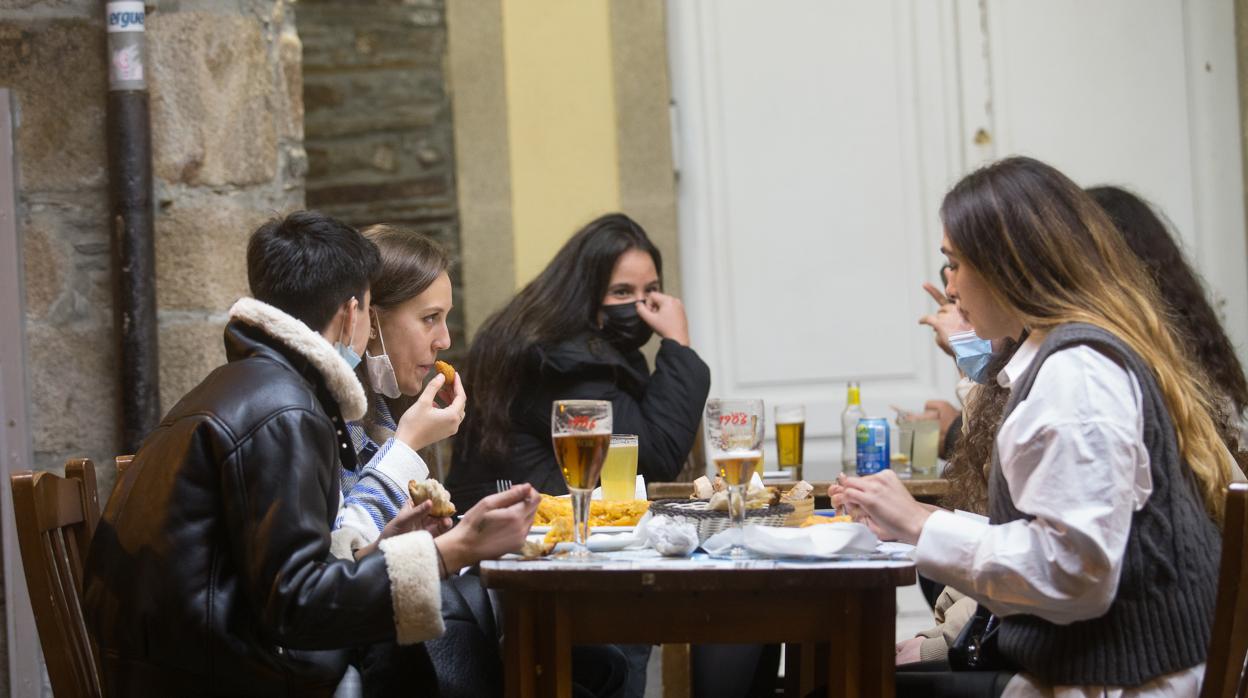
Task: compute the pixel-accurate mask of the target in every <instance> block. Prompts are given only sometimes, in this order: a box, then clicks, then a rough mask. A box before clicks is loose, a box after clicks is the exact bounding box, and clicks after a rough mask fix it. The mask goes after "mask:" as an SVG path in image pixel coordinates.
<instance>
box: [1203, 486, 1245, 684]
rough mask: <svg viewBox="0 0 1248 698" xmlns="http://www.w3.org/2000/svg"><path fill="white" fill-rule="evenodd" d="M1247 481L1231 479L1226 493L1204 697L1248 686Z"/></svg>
mask: <svg viewBox="0 0 1248 698" xmlns="http://www.w3.org/2000/svg"><path fill="white" fill-rule="evenodd" d="M1246 541H1248V483H1242V482H1238V483H1232V484H1231V486H1230V490H1229V491H1228V492H1227V494H1226V523H1225V524H1224V526H1223V529H1222V565H1221V571H1220V572H1219V573H1218V604H1217V608H1216V610H1215V611H1214V618H1213V638H1212V639H1211V640H1210V642H1209V656H1208V657H1207V658H1206V660H1205V681H1204V685H1202V686H1201V689H1200V696H1201V698H1231V697H1232V696H1244V695H1245V694H1246V693H1245V692H1246V690H1248V674H1246V673H1245V672H1244V662H1245V660H1246V659H1248V552H1245V550H1244V544H1245V542H1246Z"/></svg>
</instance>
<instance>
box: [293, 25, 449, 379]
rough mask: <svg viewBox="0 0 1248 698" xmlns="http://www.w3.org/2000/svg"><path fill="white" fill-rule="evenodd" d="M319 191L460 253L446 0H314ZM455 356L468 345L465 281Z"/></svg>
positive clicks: (316, 203)
mask: <svg viewBox="0 0 1248 698" xmlns="http://www.w3.org/2000/svg"><path fill="white" fill-rule="evenodd" d="M298 26H299V36H300V38H301V39H302V40H303V83H304V87H303V94H304V103H305V105H306V108H307V114H306V117H305V128H306V148H307V152H308V175H307V201H308V207H309V208H315V209H319V210H322V211H324V212H326V213H329V214H330V215H333V216H335V217H338V218H340V219H342V220H343V221H346V222H348V223H350V224H352V225H356V226H360V227H362V226H366V225H370V224H373V223H390V224H396V225H399V226H401V227H405V228H410V229H414V230H417V231H420V232H422V233H425V234H427V235H430V236H431V237H433V238H434V239H436V240H438V241H439V242H440V243H442V244H443V245H444V246H445V247H446V248H447V249H449V250H450V252H451V253H452V255H453V256H454V257H456V258H458V257H459V254H460V244H459V222H458V215H457V206H456V197H455V160H454V147H453V134H452V123H451V100H450V95H449V94H448V92H447V89H446V81H445V71H446V68H445V63H446V40H447V33H446V13H445V9H444V4H443V1H442V0H302V1H301V2H300V3H299V15H298ZM451 280H452V282H453V286H454V290H453V292H454V295H455V305H456V307H457V309H456V310H455V311H453V312H452V313H451V315H450V318H449V324H450V328H451V336H452V348H451V350H450V351H448V352H445V354H446V358H447V359H448V360H449V361H452V362H454V361H456V360H457V358H458V357H459V356H462V355H463V353H464V352H463V349H464V334H463V320H462V317H463V314H462V313H461V312H460V311H459V310H458V308H460V307H462V306H463V304H464V297H463V285H462V280H461V275H460V273H459V266H458V262H457V263H456V266H455V268H453V269H452V270H451Z"/></svg>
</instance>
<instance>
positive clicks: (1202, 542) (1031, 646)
mask: <svg viewBox="0 0 1248 698" xmlns="http://www.w3.org/2000/svg"><path fill="white" fill-rule="evenodd" d="M1079 344H1086V345H1088V346H1090V347H1092V348H1093V349H1096V350H1097V351H1099V352H1101V353H1102V354H1105V355H1106V356H1108V357H1110V358H1111V359H1113V360H1115V361H1117V362H1118V363H1119V364H1120V365H1122V366H1123V367H1124V368H1125V369H1126V370H1127V371H1129V372H1130V373H1131V374H1132V375H1134V376H1135V378H1136V380H1138V381H1139V383H1140V392H1141V394H1142V396H1143V399H1142V408H1143V416H1144V444H1145V446H1146V447H1147V449H1148V456H1149V461H1150V468H1151V470H1152V475H1153V492H1152V494H1151V495H1150V496H1149V498H1148V502H1147V503H1146V504H1145V506H1144V508H1143V509H1141V510H1140V511H1137V512H1135V514H1134V515H1133V516H1132V517H1131V533H1130V536H1129V537H1128V539H1127V548H1126V557H1125V558H1124V560H1123V565H1122V577H1121V579H1120V581H1119V583H1118V594H1117V596H1116V597H1115V598H1114V602H1113V604H1112V605H1111V606H1110V608H1109V611H1108V612H1107V613H1105V615H1103V616H1101V617H1099V618H1094V619H1091V620H1085V621H1079V622H1076V623H1071V624H1070V625H1057V624H1055V623H1050V622H1049V621H1046V620H1042V619H1040V618H1037V617H1036V616H1031V615H1013V616H1007V617H1005V618H1004V619H1002V623H1001V631H1000V636H999V638H1000V639H999V645H1000V649H1001V652H1002V653H1003V654H1004V656H1006V657H1007V658H1009V659H1010V660H1012V661H1013V662H1014V663H1016V664H1017V665H1018V666H1021V667H1022V668H1023V669H1024V670H1025V671H1027V672H1028V673H1030V674H1033V675H1034V676H1036V677H1037V678H1039V679H1040V680H1042V681H1044V682H1045V683H1047V684H1049V685H1051V686H1064V685H1108V686H1138V685H1139V684H1142V683H1144V682H1146V681H1149V680H1151V679H1154V678H1156V677H1158V676H1163V675H1165V674H1170V673H1173V672H1176V671H1181V670H1183V669H1188V668H1190V667H1193V666H1196V665H1197V664H1200V663H1201V662H1203V661H1205V653H1206V650H1207V648H1208V645H1209V634H1210V628H1211V624H1212V621H1213V607H1214V599H1215V596H1216V593H1217V590H1216V589H1217V577H1218V561H1219V556H1220V555H1221V548H1222V537H1221V534H1220V532H1219V531H1218V528H1217V525H1216V524H1215V523H1214V522H1213V520H1212V519H1211V518H1210V517H1209V515H1208V513H1206V511H1205V507H1204V504H1203V502H1202V499H1201V496H1200V494H1199V488H1198V486H1197V484H1196V480H1195V476H1194V475H1193V474H1192V472H1191V470H1190V469H1189V468H1188V467H1187V465H1186V464H1185V463H1184V461H1183V459H1182V457H1181V456H1180V454H1179V445H1178V437H1177V436H1176V434H1175V431H1174V425H1173V423H1172V422H1171V421H1170V413H1169V411H1168V410H1167V409H1166V405H1165V401H1164V398H1163V397H1162V394H1161V390H1160V389H1158V387H1157V382H1156V379H1155V378H1154V377H1153V372H1152V371H1151V370H1150V369H1149V368H1148V366H1147V365H1145V364H1144V362H1143V361H1142V360H1141V359H1140V357H1139V356H1137V355H1136V354H1135V352H1133V351H1132V350H1131V349H1130V348H1129V347H1128V346H1127V345H1126V344H1125V343H1123V342H1122V341H1121V340H1119V339H1118V338H1117V337H1115V336H1114V335H1112V334H1110V333H1109V332H1106V331H1104V330H1101V329H1099V328H1096V327H1093V326H1091V325H1086V324H1081V323H1072V324H1068V325H1062V326H1060V327H1058V328H1057V329H1055V330H1053V331H1052V332H1050V333H1049V335H1048V336H1047V337H1046V338H1045V340H1044V342H1043V344H1042V345H1041V347H1040V350H1039V353H1038V354H1037V355H1036V357H1035V359H1034V360H1033V361H1032V363H1031V365H1030V366H1029V367H1028V369H1027V371H1026V372H1024V373H1023V375H1022V376H1020V377H1019V379H1018V381H1017V382H1016V383H1015V384H1014V385H1013V386H1012V387H1011V395H1010V400H1009V403H1008V404H1007V405H1006V408H1005V415H1006V416H1009V414H1010V413H1011V412H1013V411H1014V408H1015V407H1016V406H1017V405H1018V404H1019V403H1020V402H1022V401H1023V400H1026V399H1027V394H1028V393H1029V392H1030V391H1031V386H1032V383H1033V382H1034V381H1035V378H1036V373H1037V372H1038V371H1039V370H1040V365H1041V364H1043V363H1044V361H1045V359H1047V358H1048V357H1049V355H1050V354H1052V353H1053V352H1055V351H1058V350H1060V349H1063V348H1067V347H1071V346H1074V345H1079ZM988 493H989V494H988V511H989V514H990V516H989V518H990V520H991V521H992V523H994V524H999V523H1004V522H1007V521H1014V520H1016V519H1024V518H1026V519H1030V518H1032V517H1030V516H1028V515H1026V514H1023V513H1022V512H1020V511H1018V509H1016V508H1015V506H1014V501H1013V500H1012V499H1011V498H1010V491H1009V486H1008V485H1007V484H1006V480H1005V476H1004V475H1002V474H1001V462H1000V457H999V455H998V454H997V453H996V452H995V450H994V453H993V459H992V474H991V475H990V477H989V483H988Z"/></svg>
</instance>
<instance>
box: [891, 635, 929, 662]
mask: <svg viewBox="0 0 1248 698" xmlns="http://www.w3.org/2000/svg"><path fill="white" fill-rule="evenodd" d="M923 640H924V638H921V637H912V638H910V639H909V640H902V641H901V642H898V643H897V666H901V665H902V664H914V663H915V662H917V661H919V660H920V659H922V657H921V656H920V655H919V649H920V648H921V647H922V645H923Z"/></svg>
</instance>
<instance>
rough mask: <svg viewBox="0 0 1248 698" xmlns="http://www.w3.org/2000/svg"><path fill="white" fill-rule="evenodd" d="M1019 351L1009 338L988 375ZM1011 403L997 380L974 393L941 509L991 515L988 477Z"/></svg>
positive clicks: (948, 468) (947, 468)
mask: <svg viewBox="0 0 1248 698" xmlns="http://www.w3.org/2000/svg"><path fill="white" fill-rule="evenodd" d="M1018 347H1019V344H1018V342H1015V341H1014V340H1013V339H1009V338H1007V339H1006V340H1005V342H1004V346H1003V347H1002V349H1001V350H1000V351H998V352H995V353H994V354H993V357H992V361H991V362H989V364H988V375H989V376H996V375H997V374H998V373H1000V372H1001V369H1003V368H1005V365H1006V364H1007V363H1009V361H1010V359H1011V358H1013V357H1014V352H1016V351H1018ZM1009 400H1010V389H1009V388H1003V387H1001V384H999V383H997V381H995V380H989V381H988V382H987V383H984V384H983V385H976V386H975V387H974V388H972V389H971V394H970V396H969V397H968V398H967V401H966V406H965V408H964V409H963V410H962V419H963V423H964V427H963V429H962V435H961V436H960V437H959V438H958V440H957V442H956V443H954V445H953V450H952V451H951V452H950V453H949V464H948V465H946V466H945V472H944V477H945V479H946V480H948V481H949V491H948V494H946V495H945V496H944V497H942V498H941V501H940V505H941V506H942V507H944V508H946V509H962V510H964V511H970V512H974V513H976V514H983V515H984V516H987V515H988V473H989V471H990V470H991V468H992V451H993V447H994V446H995V445H996V441H997V429H999V428H1000V427H1001V418H1002V417H1003V416H1004V415H1005V404H1006V403H1007V402H1009Z"/></svg>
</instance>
